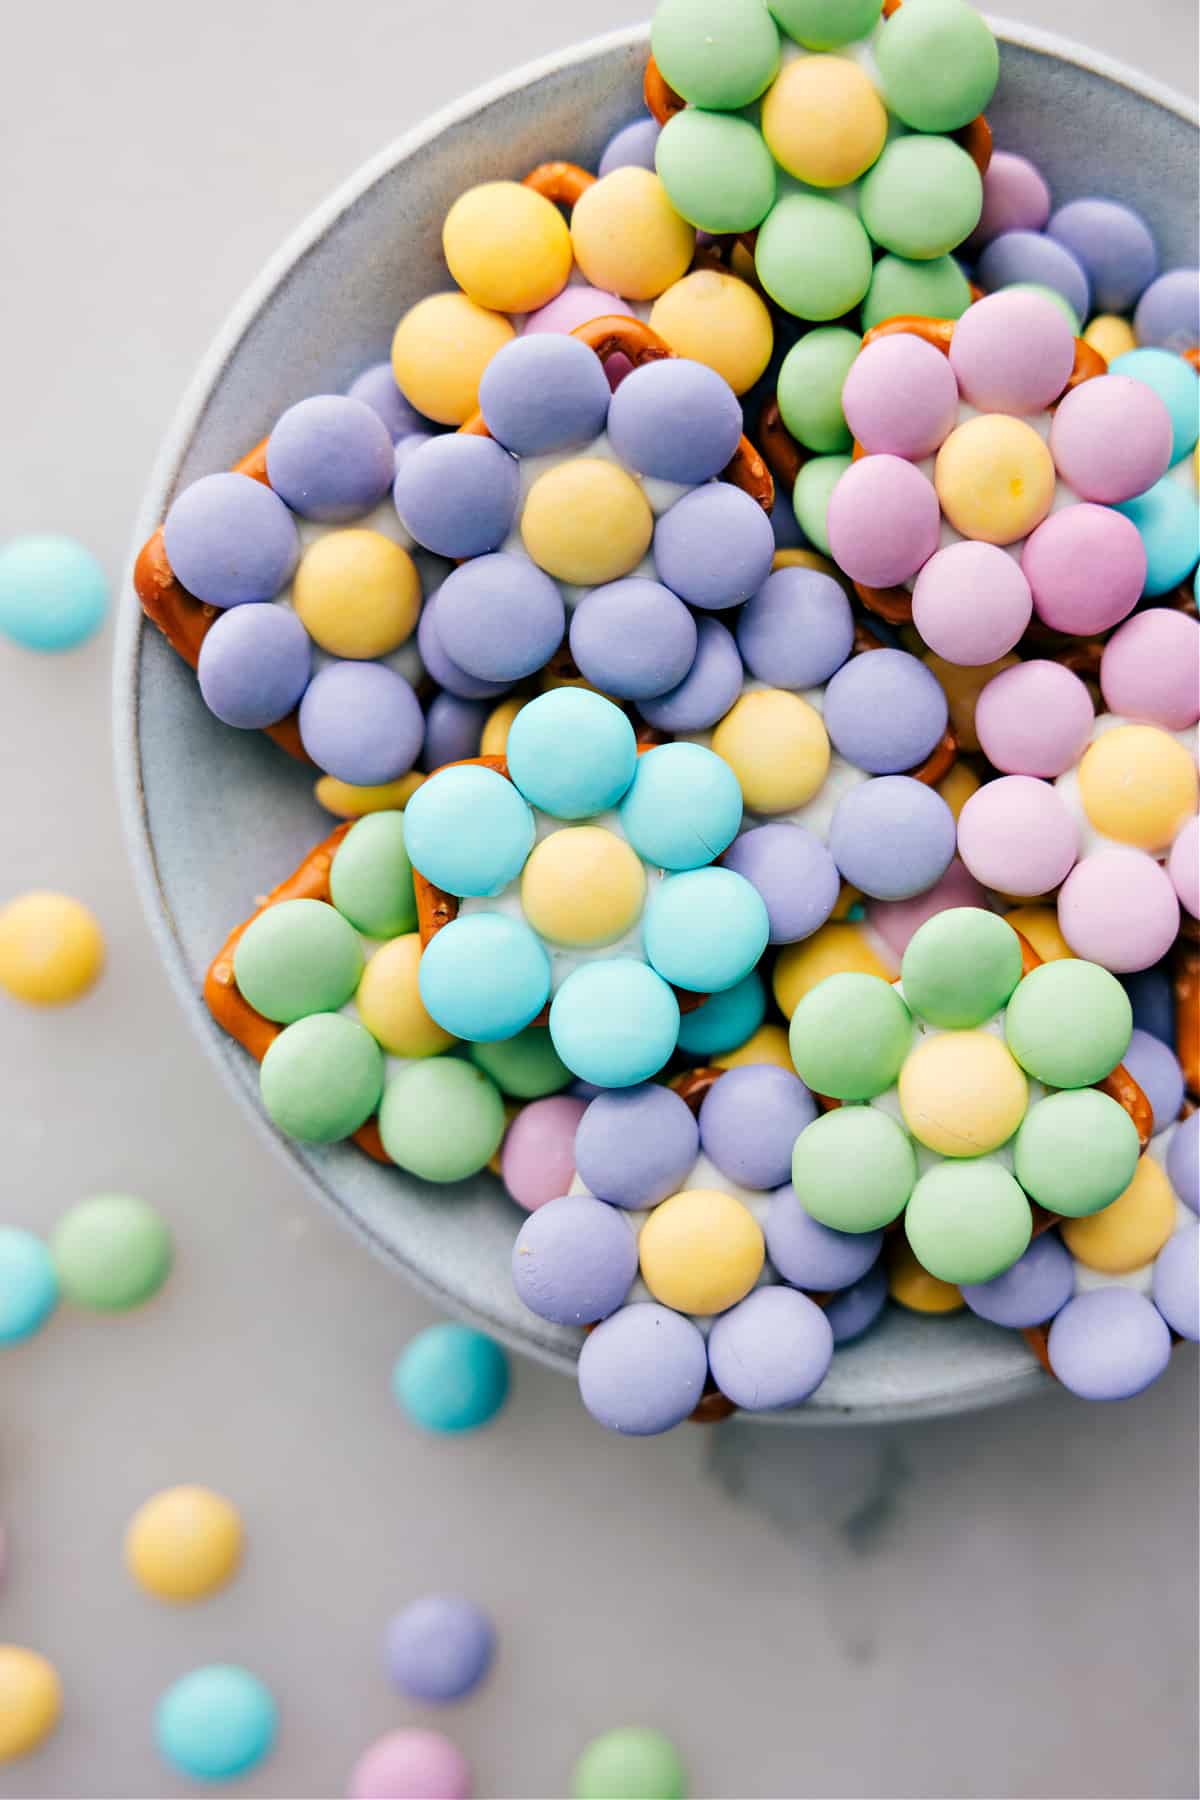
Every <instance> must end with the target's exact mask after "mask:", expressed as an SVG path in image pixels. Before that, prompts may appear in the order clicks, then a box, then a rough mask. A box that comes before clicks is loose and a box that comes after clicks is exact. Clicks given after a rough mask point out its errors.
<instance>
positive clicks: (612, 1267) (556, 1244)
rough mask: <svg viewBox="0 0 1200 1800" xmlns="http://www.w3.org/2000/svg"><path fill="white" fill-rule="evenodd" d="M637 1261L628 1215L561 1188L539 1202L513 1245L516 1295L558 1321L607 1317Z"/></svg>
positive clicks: (625, 1288) (542, 1315)
mask: <svg viewBox="0 0 1200 1800" xmlns="http://www.w3.org/2000/svg"><path fill="white" fill-rule="evenodd" d="M637 1266H638V1249H637V1239H636V1237H635V1236H634V1234H633V1232H632V1231H631V1230H630V1228H629V1223H628V1221H627V1219H626V1218H625V1217H624V1215H623V1214H622V1213H621V1212H620V1211H619V1210H618V1209H617V1208H616V1207H613V1206H606V1205H605V1204H604V1203H603V1201H600V1200H593V1199H591V1198H589V1196H587V1195H586V1194H569V1195H567V1194H564V1195H561V1196H559V1197H558V1198H556V1199H553V1200H550V1201H549V1202H548V1203H547V1204H546V1205H544V1206H542V1207H539V1208H537V1209H536V1210H535V1211H534V1212H532V1213H531V1214H530V1217H529V1218H528V1219H527V1220H526V1221H525V1223H524V1225H522V1227H521V1229H520V1231H519V1232H518V1234H517V1241H516V1243H515V1244H514V1245H513V1254H512V1267H513V1285H514V1287H515V1288H516V1290H517V1294H518V1296H519V1297H520V1299H521V1300H522V1301H523V1302H524V1304H525V1305H526V1306H527V1307H529V1309H530V1311H531V1312H535V1313H537V1315H538V1316H539V1318H543V1319H549V1320H551V1321H552V1323H554V1324H556V1325H589V1324H592V1323H594V1322H595V1321H596V1320H598V1319H606V1318H608V1316H609V1314H610V1313H614V1312H615V1311H616V1310H617V1308H618V1307H619V1306H620V1305H621V1303H622V1301H623V1300H624V1299H625V1296H626V1295H627V1294H628V1292H629V1289H630V1287H631V1286H632V1285H633V1280H634V1277H635V1276H636V1274H637Z"/></svg>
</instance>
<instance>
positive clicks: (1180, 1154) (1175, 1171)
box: [1167, 1112, 1200, 1213]
mask: <svg viewBox="0 0 1200 1800" xmlns="http://www.w3.org/2000/svg"><path fill="white" fill-rule="evenodd" d="M1167 1175H1168V1177H1169V1179H1170V1182H1171V1186H1172V1187H1173V1188H1174V1189H1175V1192H1176V1193H1177V1194H1178V1195H1179V1198H1180V1199H1181V1200H1182V1201H1183V1204H1184V1205H1185V1206H1188V1207H1190V1208H1191V1210H1192V1211H1193V1212H1194V1213H1200V1112H1194V1113H1189V1114H1188V1116H1187V1118H1186V1119H1185V1120H1184V1121H1183V1123H1182V1124H1181V1125H1179V1126H1177V1127H1176V1129H1175V1134H1174V1136H1173V1137H1172V1139H1171V1142H1170V1145H1169V1147H1168V1149H1167Z"/></svg>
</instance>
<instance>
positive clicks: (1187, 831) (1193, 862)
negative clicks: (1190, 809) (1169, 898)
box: [1167, 819, 1200, 919]
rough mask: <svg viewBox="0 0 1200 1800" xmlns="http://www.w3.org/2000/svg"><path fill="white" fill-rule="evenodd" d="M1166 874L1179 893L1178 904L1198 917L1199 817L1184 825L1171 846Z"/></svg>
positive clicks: (1199, 873)
mask: <svg viewBox="0 0 1200 1800" xmlns="http://www.w3.org/2000/svg"><path fill="white" fill-rule="evenodd" d="M1167 874H1168V875H1169V876H1170V877H1171V880H1172V882H1173V883H1174V886H1175V892H1176V893H1177V894H1178V895H1179V904H1180V905H1181V906H1182V907H1183V909H1184V911H1185V912H1189V913H1191V915H1192V917H1193V919H1200V819H1193V820H1191V822H1190V823H1189V824H1187V825H1185V826H1184V828H1183V830H1182V831H1181V832H1180V834H1179V836H1178V837H1177V838H1176V839H1175V842H1174V843H1173V844H1172V846H1171V854H1170V856H1169V857H1168V859H1167Z"/></svg>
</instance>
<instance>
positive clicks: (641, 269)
mask: <svg viewBox="0 0 1200 1800" xmlns="http://www.w3.org/2000/svg"><path fill="white" fill-rule="evenodd" d="M571 243H572V245H573V246H574V250H575V260H576V262H577V263H578V264H579V267H580V268H581V269H582V271H583V273H584V275H585V276H586V277H587V279H588V281H589V282H590V283H591V285H592V286H593V287H598V288H602V289H603V290H604V291H605V292H606V293H610V294H620V295H621V297H622V298H623V299H625V300H656V299H657V298H658V296H659V295H660V294H661V293H663V292H664V290H665V289H667V288H669V287H670V286H671V283H672V282H674V281H679V280H680V279H681V277H682V276H684V275H686V273H687V270H688V265H689V264H690V262H691V260H692V254H693V252H694V250H695V248H696V233H695V231H694V230H693V228H692V227H691V226H690V225H689V224H688V223H687V221H686V220H685V219H681V218H680V216H679V214H678V213H677V212H676V211H675V208H674V207H673V206H672V205H671V202H670V200H669V198H668V197H667V190H666V188H665V187H664V186H663V184H662V182H661V181H660V180H659V178H658V176H657V175H655V174H653V173H652V172H651V170H649V169H636V168H624V169H614V170H613V171H612V173H611V174H609V175H604V176H601V178H600V180H599V181H597V182H594V183H593V185H592V186H591V187H590V188H588V189H587V191H586V192H585V193H583V194H581V195H580V197H579V199H578V200H577V201H576V202H575V208H574V211H573V212H572V214H571Z"/></svg>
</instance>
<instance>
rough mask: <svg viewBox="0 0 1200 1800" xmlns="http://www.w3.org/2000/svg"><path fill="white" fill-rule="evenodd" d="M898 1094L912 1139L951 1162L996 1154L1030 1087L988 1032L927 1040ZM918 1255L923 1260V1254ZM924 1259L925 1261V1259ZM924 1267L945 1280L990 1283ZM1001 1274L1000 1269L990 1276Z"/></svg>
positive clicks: (1017, 1119) (909, 1062)
mask: <svg viewBox="0 0 1200 1800" xmlns="http://www.w3.org/2000/svg"><path fill="white" fill-rule="evenodd" d="M899 1092H900V1110H901V1112H902V1113H903V1115H904V1123H905V1124H906V1125H907V1126H908V1129H909V1130H910V1131H911V1132H912V1134H913V1136H914V1137H915V1138H917V1139H918V1141H919V1142H920V1143H922V1144H924V1145H925V1146H926V1147H927V1148H928V1149H930V1150H935V1151H937V1153H938V1155H939V1156H948V1157H978V1156H986V1155H987V1154H988V1152H989V1151H991V1150H998V1149H999V1148H1000V1146H1001V1144H1006V1143H1007V1142H1008V1140H1009V1138H1010V1137H1011V1136H1012V1135H1013V1133H1014V1131H1015V1130H1016V1129H1017V1126H1018V1125H1019V1124H1020V1123H1021V1120H1022V1119H1023V1118H1024V1116H1025V1109H1026V1107H1027V1105H1028V1103H1029V1087H1028V1084H1027V1082H1026V1080H1025V1076H1024V1074H1023V1073H1022V1071H1021V1069H1020V1067H1019V1066H1018V1064H1017V1062H1016V1060H1015V1059H1014V1057H1013V1056H1012V1054H1011V1053H1010V1052H1009V1051H1008V1050H1007V1049H1006V1048H1005V1046H1004V1044H1003V1043H1002V1042H1001V1040H1000V1039H999V1038H997V1037H993V1036H992V1035H991V1033H990V1032H986V1031H954V1032H949V1031H947V1032H943V1033H941V1035H939V1036H937V1037H929V1038H926V1039H925V1041H924V1043H922V1044H919V1045H918V1046H917V1048H916V1049H915V1050H914V1051H913V1052H912V1054H911V1055H910V1056H909V1057H908V1059H907V1061H906V1062H905V1064H904V1067H903V1068H902V1069H901V1071H900V1080H899ZM1024 1247H1025V1246H1024V1245H1023V1244H1022V1245H1021V1249H1022V1250H1023V1249H1024ZM914 1248H917V1247H916V1246H915V1245H914ZM917 1254H918V1256H920V1255H921V1252H920V1250H919V1249H918V1250H917ZM1017 1254H1018V1255H1019V1254H1020V1251H1018V1252H1017ZM921 1260H922V1262H925V1258H924V1257H923V1256H922V1257H921ZM1009 1260H1010V1261H1011V1260H1012V1259H1011V1258H1010V1259H1009ZM925 1266H926V1267H927V1268H931V1270H932V1273H933V1274H935V1275H940V1276H941V1278H942V1280H943V1281H960V1280H961V1281H987V1280H989V1279H990V1276H989V1275H974V1276H969V1275H965V1274H964V1275H962V1276H958V1275H950V1274H946V1273H945V1272H944V1271H942V1270H940V1269H937V1268H933V1267H932V1265H931V1264H929V1263H926V1264H925ZM1000 1266H1001V1267H1004V1266H1007V1265H1003V1264H1002V1265H1000ZM998 1273H999V1269H993V1270H992V1271H991V1274H992V1275H995V1274H998Z"/></svg>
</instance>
